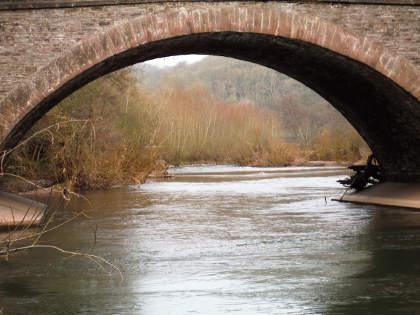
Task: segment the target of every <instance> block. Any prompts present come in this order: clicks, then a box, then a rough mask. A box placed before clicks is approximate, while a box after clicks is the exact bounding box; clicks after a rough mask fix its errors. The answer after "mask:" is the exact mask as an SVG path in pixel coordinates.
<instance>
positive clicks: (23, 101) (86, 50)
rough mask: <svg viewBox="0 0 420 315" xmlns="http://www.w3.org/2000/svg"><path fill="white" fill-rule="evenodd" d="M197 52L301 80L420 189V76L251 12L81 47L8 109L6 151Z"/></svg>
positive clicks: (365, 48) (177, 22)
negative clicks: (138, 69)
mask: <svg viewBox="0 0 420 315" xmlns="http://www.w3.org/2000/svg"><path fill="white" fill-rule="evenodd" d="M187 53H199V54H200V53H201V54H214V55H222V56H230V57H234V58H238V59H242V60H247V61H251V62H254V63H258V64H261V65H265V66H268V67H270V68H273V69H275V70H278V71H280V72H283V73H285V74H287V75H289V76H291V77H293V78H295V79H297V80H299V81H301V82H302V83H304V84H306V85H307V86H308V87H310V88H312V89H313V90H315V91H316V92H318V93H319V94H320V95H322V96H323V97H324V98H326V99H327V100H328V101H329V102H330V103H331V104H332V105H333V106H334V107H336V108H337V109H338V110H339V111H340V112H341V113H342V114H343V115H344V116H345V117H346V118H347V119H348V120H349V121H350V123H351V124H352V125H353V126H355V127H356V129H357V130H358V131H359V132H360V134H361V135H362V136H363V138H364V139H365V140H366V141H367V143H368V144H369V145H370V147H371V149H372V150H373V152H374V153H375V155H376V156H377V158H378V160H379V161H380V163H381V164H382V166H383V167H384V168H385V171H386V175H387V177H388V179H391V180H400V181H420V171H418V170H419V169H420V157H419V156H420V124H419V122H420V101H419V100H420V75H419V71H418V69H416V68H415V67H414V66H413V65H411V64H410V63H409V62H408V61H407V60H406V59H405V58H402V57H401V56H398V55H395V54H393V53H392V52H390V51H388V50H386V49H384V48H382V47H380V46H378V45H376V44H374V43H372V42H370V41H368V40H366V39H365V38H361V37H358V36H356V35H354V34H352V33H350V32H348V31H346V30H343V29H342V28H340V27H338V26H336V25H332V24H330V23H327V22H325V21H323V20H321V19H320V18H317V17H313V16H305V15H297V14H293V13H288V12H283V11H279V10H276V9H261V8H258V7H255V6H253V5H251V4H249V5H243V6H235V7H233V6H222V7H220V6H219V7H214V8H208V9H194V8H192V9H187V8H180V9H178V10H174V11H168V12H166V13H162V14H159V15H148V16H143V17H140V18H136V19H133V20H130V21H127V22H125V23H122V24H119V25H117V26H114V27H112V28H109V29H107V30H105V31H104V32H103V33H100V34H97V35H95V36H93V37H91V38H89V39H88V40H84V41H82V42H80V43H79V44H78V45H76V46H75V47H73V49H71V50H70V51H68V52H67V53H65V54H64V55H62V56H60V57H58V58H57V59H56V60H54V61H52V62H51V63H50V64H49V65H48V66H46V67H45V68H43V69H41V70H40V71H38V72H36V73H35V74H34V75H33V76H32V77H31V78H29V79H28V80H26V81H25V82H22V84H21V85H20V86H19V87H17V88H16V89H15V90H13V91H11V92H10V94H9V95H8V96H7V97H6V98H5V99H4V100H3V101H2V104H1V107H0V115H1V117H2V120H1V125H0V130H1V143H2V144H1V146H2V149H8V148H11V147H13V146H14V145H16V144H17V143H18V142H19V140H20V139H22V137H23V135H24V134H25V132H26V131H27V130H28V129H30V127H31V126H32V125H33V124H34V123H35V122H36V121H37V120H38V119H39V118H40V117H42V116H43V115H44V114H45V113H46V112H47V111H48V110H49V109H50V108H52V107H53V106H54V105H56V104H57V103H58V102H59V101H60V100H62V99H64V98H65V97H66V96H68V95H69V94H71V93H72V92H73V91H75V90H76V89H78V88H79V87H81V86H83V85H84V84H86V83H88V82H90V81H92V80H94V79H96V78H98V77H100V76H102V75H104V74H106V73H109V72H112V71H114V70H117V69H120V68H122V67H125V66H128V65H131V64H134V63H137V62H141V61H145V60H148V59H153V58H156V57H164V56H169V55H176V54H187Z"/></svg>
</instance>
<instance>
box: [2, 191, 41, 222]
mask: <svg viewBox="0 0 420 315" xmlns="http://www.w3.org/2000/svg"><path fill="white" fill-rule="evenodd" d="M46 209H47V206H46V205H45V204H43V203H40V202H37V201H34V200H31V199H28V198H24V197H21V196H17V195H14V194H10V193H6V192H0V229H7V228H11V227H16V226H28V225H33V226H38V225H39V224H40V223H41V222H42V219H43V216H44V213H45V211H46Z"/></svg>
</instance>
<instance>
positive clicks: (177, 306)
mask: <svg viewBox="0 0 420 315" xmlns="http://www.w3.org/2000/svg"><path fill="white" fill-rule="evenodd" d="M171 172H172V173H173V174H174V175H175V177H174V178H172V179H167V180H155V181H149V182H147V183H146V184H144V185H140V186H124V187H116V188H114V189H112V190H109V191H97V192H92V193H89V194H87V195H86V196H87V197H88V198H89V200H90V202H91V207H92V208H93V209H94V211H92V210H90V211H89V216H90V219H88V218H83V217H78V218H77V219H76V220H75V221H74V222H71V223H69V224H66V225H64V226H63V227H62V228H60V229H58V230H56V231H52V232H50V233H48V234H46V235H45V236H44V237H43V239H42V244H54V245H57V246H60V247H62V248H64V249H66V250H73V251H81V252H84V251H88V250H89V249H90V248H91V247H92V245H93V243H94V237H95V235H96V245H95V247H94V248H93V249H92V251H91V252H92V253H93V254H95V255H100V256H102V257H104V258H106V259H107V260H109V261H110V262H111V263H113V264H115V265H116V266H118V267H119V268H121V270H122V271H123V274H124V280H123V282H122V283H120V278H119V275H118V274H117V273H114V274H112V275H108V274H106V273H104V272H103V271H101V270H100V269H99V268H98V267H97V266H96V265H95V264H93V263H92V262H90V261H89V260H88V259H87V258H82V257H68V256H63V255H62V254H60V253H57V252H56V251H54V250H52V249H33V250H30V251H26V252H22V253H19V254H16V255H13V256H11V257H10V259H9V261H4V260H2V261H0V267H1V273H0V310H1V311H2V312H0V314H3V315H8V314H144V315H157V314H159V315H163V314H165V315H166V314H208V315H214V314H397V313H398V314H416V313H419V312H420V213H419V212H415V211H408V210H403V209H393V208H385V207H379V206H369V205H355V204H348V203H340V202H335V201H331V199H330V198H331V197H336V196H339V195H340V194H342V192H343V188H342V187H341V186H340V185H339V184H337V183H336V180H337V179H340V178H343V177H344V174H346V173H347V171H346V170H345V169H344V168H339V167H319V168H313V167H312V168H310V167H294V168H251V167H236V166H228V165H218V166H195V167H183V168H176V169H172V170H171ZM71 207H72V208H73V209H75V210H80V209H82V208H83V207H85V208H86V207H87V204H86V202H85V201H82V200H80V201H77V200H73V202H72V204H71ZM70 216H71V214H70V213H69V212H68V211H64V210H62V211H60V212H59V213H58V216H57V218H56V223H59V222H63V221H64V220H66V219H68V218H69V217H70ZM95 230H96V233H95V232H94V231H95Z"/></svg>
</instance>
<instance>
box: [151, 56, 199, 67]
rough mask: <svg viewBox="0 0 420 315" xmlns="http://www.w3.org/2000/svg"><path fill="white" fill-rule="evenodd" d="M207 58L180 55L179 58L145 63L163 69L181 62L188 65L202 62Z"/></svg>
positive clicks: (166, 58) (160, 59) (159, 59)
mask: <svg viewBox="0 0 420 315" xmlns="http://www.w3.org/2000/svg"><path fill="white" fill-rule="evenodd" d="M205 57H207V56H206V55H179V56H171V57H164V58H157V59H152V60H148V61H146V62H145V63H147V64H150V65H154V66H157V67H159V68H163V67H173V66H176V65H177V64H178V63H180V62H186V63H188V64H191V63H194V62H197V61H200V60H202V59H204V58H205Z"/></svg>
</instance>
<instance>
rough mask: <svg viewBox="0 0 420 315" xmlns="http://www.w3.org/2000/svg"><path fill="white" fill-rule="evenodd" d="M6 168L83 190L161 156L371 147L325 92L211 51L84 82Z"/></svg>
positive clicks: (228, 156) (247, 161) (251, 157)
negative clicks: (193, 59) (197, 58)
mask: <svg viewBox="0 0 420 315" xmlns="http://www.w3.org/2000/svg"><path fill="white" fill-rule="evenodd" d="M31 136H32V138H31V139H30V141H28V142H27V143H26V144H25V145H24V146H21V147H20V148H19V150H16V152H15V153H14V154H13V156H12V157H11V159H12V163H9V165H10V167H9V168H10V169H9V171H10V172H13V173H15V174H17V175H19V176H24V177H26V178H31V179H33V180H38V181H39V180H42V181H44V182H46V183H48V184H49V185H52V184H58V183H61V184H65V185H67V186H69V187H70V188H78V189H80V190H89V189H97V188H107V187H110V186H112V185H115V184H121V183H132V182H138V183H141V182H143V181H144V180H145V178H146V177H147V176H148V175H149V174H150V173H152V172H157V171H159V170H161V171H164V169H165V165H168V164H172V165H181V164H189V163H197V162H199V163H206V162H212V163H234V164H238V165H258V166H284V165H292V164H294V165H296V164H305V162H307V161H313V160H324V161H338V162H354V161H357V160H360V159H361V158H363V157H365V156H366V155H367V154H368V152H369V149H368V147H367V146H366V144H365V143H364V142H363V140H362V139H361V137H360V136H359V135H358V134H357V132H356V131H355V130H354V129H353V128H352V127H351V125H350V124H349V123H348V122H347V121H346V120H345V119H344V118H343V117H342V116H341V115H340V114H339V113H338V112H337V111H336V110H335V109H334V108H333V107H332V106H331V105H330V104H328V103H327V102H326V101H325V100H324V99H322V98H321V97H320V96H318V95H317V94H316V93H314V92H313V91H312V90H310V89H308V88H306V87H305V86H303V85H302V84H300V83H299V82H297V81H295V80H293V79H291V78H289V77H287V76H285V75H283V74H280V73H277V72H275V71H273V70H271V69H268V68H265V67H262V66H259V65H255V64H251V63H247V62H243V61H238V60H234V59H230V58H223V57H215V56H210V57H206V58H204V59H203V60H202V61H200V62H197V63H194V64H191V65H188V64H179V65H177V66H175V67H167V68H158V67H154V66H151V65H148V64H139V65H135V66H133V67H130V68H126V69H123V70H120V71H117V72H114V73H111V74H109V75H106V76H104V77H102V78H99V79H97V80H96V81H94V82H91V83H90V84H88V85H86V86H85V87H83V88H82V89H80V90H78V91H77V92H75V93H73V94H72V95H71V96H69V97H68V98H66V99H65V100H64V101H62V102H61V103H60V104H59V105H58V106H56V107H55V108H54V109H53V110H51V111H50V112H49V113H48V114H47V115H46V116H45V117H43V118H42V119H41V120H40V121H39V122H38V123H37V124H36V126H35V127H34V128H33V129H32V130H31V131H30V132H29V133H28V137H31Z"/></svg>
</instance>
